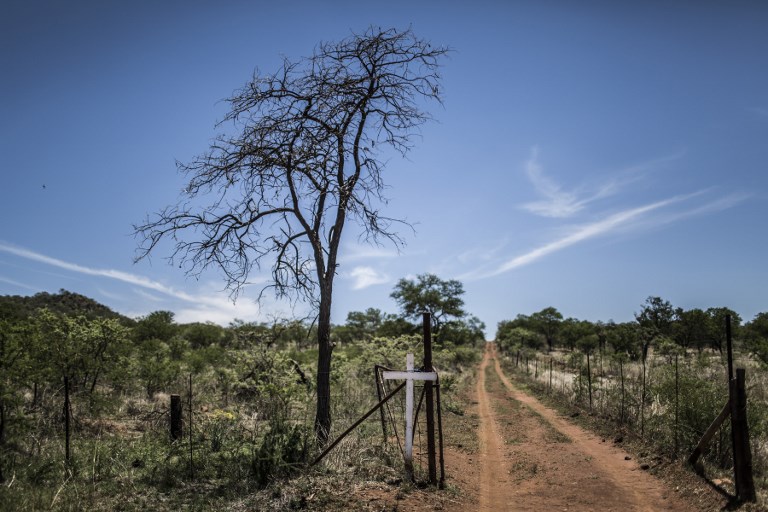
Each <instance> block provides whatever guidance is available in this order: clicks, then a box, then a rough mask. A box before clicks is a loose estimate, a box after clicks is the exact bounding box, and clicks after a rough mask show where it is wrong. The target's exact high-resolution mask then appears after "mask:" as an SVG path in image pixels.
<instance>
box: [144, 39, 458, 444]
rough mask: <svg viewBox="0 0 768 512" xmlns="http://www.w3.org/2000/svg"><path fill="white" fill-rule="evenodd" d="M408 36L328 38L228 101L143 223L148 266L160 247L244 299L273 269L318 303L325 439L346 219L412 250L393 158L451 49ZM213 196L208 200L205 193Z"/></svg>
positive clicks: (275, 282) (377, 238)
mask: <svg viewBox="0 0 768 512" xmlns="http://www.w3.org/2000/svg"><path fill="white" fill-rule="evenodd" d="M448 51H449V50H448V49H447V48H445V47H435V46H432V45H431V44H430V43H429V42H427V41H425V40H423V39H420V38H418V37H416V35H415V34H414V33H413V32H412V31H411V29H408V30H402V31H401V30H396V29H387V30H382V29H379V28H373V27H371V28H369V29H368V30H367V31H365V33H362V34H354V33H353V34H352V35H351V36H350V37H348V38H346V39H344V40H342V41H340V42H327V43H321V44H320V45H319V46H318V47H317V48H316V49H315V51H314V53H313V55H312V56H311V57H306V58H302V59H299V60H297V61H290V60H288V59H285V60H284V62H283V64H282V67H281V68H280V70H279V71H278V72H277V73H275V74H272V75H260V74H259V73H258V72H256V73H255V74H254V76H253V78H252V79H251V80H250V81H249V82H248V83H247V84H246V85H245V86H244V87H243V88H242V89H240V90H238V91H236V92H235V93H234V94H233V97H231V98H229V99H228V100H227V101H228V103H229V105H230V112H229V113H228V114H227V115H226V117H225V118H224V120H223V121H221V122H220V123H219V124H218V125H217V127H219V128H221V127H222V126H223V124H227V125H230V124H231V125H232V126H233V127H234V129H233V130H232V132H233V133H234V135H231V134H224V135H219V136H218V137H217V138H216V140H215V141H214V142H213V143H212V144H211V147H210V148H209V150H208V151H207V152H206V153H204V154H202V155H201V156H199V157H197V158H196V159H195V160H194V161H192V162H191V163H189V164H183V163H178V164H177V166H178V168H179V171H180V172H182V173H183V174H184V175H185V176H186V177H187V178H188V180H189V182H188V185H187V187H186V189H185V191H184V193H183V194H182V197H181V199H180V200H179V202H178V203H177V204H176V205H175V206H171V207H168V208H166V209H164V210H162V211H160V212H158V213H157V214H156V215H154V216H151V217H148V218H147V219H146V221H145V223H144V224H143V225H141V226H135V227H134V229H135V234H136V235H137V237H138V238H139V240H140V242H139V249H138V253H137V258H136V259H137V260H140V259H142V258H145V257H147V256H148V255H149V254H150V253H151V252H152V251H153V250H154V249H155V248H156V247H157V246H158V244H159V243H160V241H161V240H163V239H170V240H171V241H172V244H173V246H174V249H173V251H172V252H171V255H170V257H169V260H170V262H171V263H172V264H178V265H180V266H182V267H183V268H184V270H185V272H186V273H187V274H188V275H199V274H200V272H202V271H203V270H205V269H207V268H209V267H215V268H218V269H220V270H221V271H223V274H224V276H225V279H226V283H227V287H228V288H229V289H230V291H231V292H232V294H233V299H234V298H236V297H237V295H238V293H239V292H240V291H241V289H242V287H243V286H245V285H247V284H248V283H249V282H248V279H249V276H250V275H251V274H252V272H254V270H256V271H258V270H260V269H263V268H269V269H270V270H271V281H270V282H269V284H268V285H267V286H266V287H264V288H263V289H262V291H261V294H260V296H259V297H261V296H262V294H263V293H264V291H265V290H267V289H270V288H271V289H272V290H273V291H274V292H275V294H276V296H277V297H278V298H289V299H292V300H295V299H302V300H309V301H311V303H312V304H313V306H314V307H315V308H316V312H317V327H318V329H317V337H318V339H317V342H318V348H319V352H318V368H317V415H316V417H315V431H316V434H317V436H318V440H319V441H320V442H321V444H322V443H325V442H326V441H327V439H328V434H329V431H330V426H331V415H330V370H331V353H332V348H333V347H332V344H331V339H330V328H331V299H332V294H333V281H334V277H335V276H336V273H337V267H338V261H337V255H338V250H339V243H340V241H341V236H342V232H343V230H344V224H345V221H347V220H348V219H349V220H351V221H354V222H356V223H357V224H358V225H359V226H360V227H361V228H362V230H361V232H362V233H363V235H362V236H363V238H365V239H366V240H367V241H369V242H373V243H381V242H382V241H391V242H392V243H394V244H396V245H398V246H399V245H400V244H402V240H401V238H400V237H399V236H398V234H397V233H396V231H395V230H394V229H393V226H394V224H396V223H397V222H399V221H397V220H395V219H392V218H388V217H386V216H384V215H382V214H381V213H380V211H379V208H380V207H381V206H382V205H384V204H385V203H386V198H385V197H384V196H383V191H384V180H383V170H384V162H385V160H384V157H385V155H386V154H387V153H388V152H391V151H392V150H394V151H396V152H398V153H400V154H402V155H405V154H406V153H407V152H408V151H409V150H410V149H411V147H412V141H413V138H414V136H415V135H417V133H418V128H419V126H421V125H422V124H423V123H425V122H426V121H428V120H429V119H431V116H430V114H429V113H428V112H427V111H426V110H424V104H425V103H427V100H434V101H437V102H438V103H442V99H441V94H440V89H439V87H440V75H439V67H440V61H441V60H442V58H443V57H444V56H445V55H446V54H447V53H448ZM203 196H205V197H209V196H210V197H211V198H212V199H210V202H209V203H208V204H207V205H203V204H202V201H201V199H200V198H201V197H203Z"/></svg>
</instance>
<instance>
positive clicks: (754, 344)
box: [742, 312, 768, 365]
mask: <svg viewBox="0 0 768 512" xmlns="http://www.w3.org/2000/svg"><path fill="white" fill-rule="evenodd" d="M742 336H743V338H744V344H745V346H746V348H747V350H749V352H750V353H751V354H752V355H753V356H755V357H756V358H757V359H758V360H760V362H762V363H763V364H764V365H768V312H764V313H758V314H757V315H755V318H753V319H752V320H751V321H749V322H747V323H746V325H744V328H743V329H742Z"/></svg>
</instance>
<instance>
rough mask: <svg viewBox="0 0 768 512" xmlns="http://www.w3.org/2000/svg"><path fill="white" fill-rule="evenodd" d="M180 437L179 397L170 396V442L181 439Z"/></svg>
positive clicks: (181, 432) (181, 433)
mask: <svg viewBox="0 0 768 512" xmlns="http://www.w3.org/2000/svg"><path fill="white" fill-rule="evenodd" d="M182 435H183V431H182V420H181V396H179V395H171V441H176V440H177V439H181V437H182Z"/></svg>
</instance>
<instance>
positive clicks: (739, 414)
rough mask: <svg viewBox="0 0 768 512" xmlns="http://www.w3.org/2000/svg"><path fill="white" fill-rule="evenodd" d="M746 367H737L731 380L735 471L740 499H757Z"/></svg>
mask: <svg viewBox="0 0 768 512" xmlns="http://www.w3.org/2000/svg"><path fill="white" fill-rule="evenodd" d="M745 373H746V372H745V371H744V368H737V369H736V378H735V379H734V380H732V381H731V431H732V432H733V473H734V477H735V480H736V497H737V498H738V499H739V501H742V502H746V501H755V500H756V496H755V482H754V479H753V478H752V452H751V450H750V446H749V425H748V423H747V391H746V388H745V385H744V381H745Z"/></svg>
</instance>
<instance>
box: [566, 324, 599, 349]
mask: <svg viewBox="0 0 768 512" xmlns="http://www.w3.org/2000/svg"><path fill="white" fill-rule="evenodd" d="M595 330H596V329H595V326H594V324H592V322H589V321H588V320H577V319H576V318H570V317H569V318H566V319H565V320H563V321H562V323H561V324H560V331H559V332H560V340H561V341H562V343H563V345H565V347H566V348H567V349H568V350H573V349H575V348H576V347H577V345H578V342H579V340H580V339H582V338H584V337H586V336H589V335H591V334H595Z"/></svg>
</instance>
